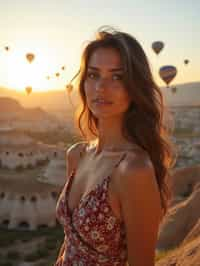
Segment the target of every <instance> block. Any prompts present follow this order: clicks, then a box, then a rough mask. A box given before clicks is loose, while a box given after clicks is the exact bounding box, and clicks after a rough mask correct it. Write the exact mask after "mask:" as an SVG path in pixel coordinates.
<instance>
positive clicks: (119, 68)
mask: <svg viewBox="0 0 200 266" xmlns="http://www.w3.org/2000/svg"><path fill="white" fill-rule="evenodd" d="M88 69H92V70H96V71H100V69H99V68H98V67H93V66H88ZM116 71H123V68H122V67H118V68H111V69H109V72H116Z"/></svg>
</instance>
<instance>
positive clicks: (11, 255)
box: [7, 250, 21, 260]
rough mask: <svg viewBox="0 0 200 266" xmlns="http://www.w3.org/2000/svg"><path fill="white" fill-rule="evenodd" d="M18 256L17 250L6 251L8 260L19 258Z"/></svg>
mask: <svg viewBox="0 0 200 266" xmlns="http://www.w3.org/2000/svg"><path fill="white" fill-rule="evenodd" d="M20 257H21V256H20V253H19V252H18V251H14V250H11V251H8V253H7V258H8V259H10V260H16V259H20Z"/></svg>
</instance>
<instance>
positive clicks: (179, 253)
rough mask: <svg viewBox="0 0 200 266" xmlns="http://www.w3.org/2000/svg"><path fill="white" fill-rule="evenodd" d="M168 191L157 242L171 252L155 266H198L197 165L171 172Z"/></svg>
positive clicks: (199, 168) (199, 191)
mask: <svg viewBox="0 0 200 266" xmlns="http://www.w3.org/2000/svg"><path fill="white" fill-rule="evenodd" d="M172 192H173V198H172V201H171V207H170V208H169V211H168V213H167V215H166V216H165V218H164V220H163V222H162V224H161V225H160V230H159V238H158V242H157V249H158V250H159V251H161V250H165V251H167V250H171V251H169V253H168V255H166V256H165V257H164V258H163V259H161V260H160V261H158V262H157V264H156V266H164V265H165V266H172V265H174V266H175V265H177V266H178V265H180V266H190V265H191V266H200V207H199V206H200V165H197V166H196V167H195V166H194V167H189V168H183V169H178V170H176V171H174V174H173V176H172Z"/></svg>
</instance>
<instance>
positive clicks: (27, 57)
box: [26, 53, 35, 63]
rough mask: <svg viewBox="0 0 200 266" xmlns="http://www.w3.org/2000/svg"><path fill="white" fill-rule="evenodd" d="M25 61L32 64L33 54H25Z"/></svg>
mask: <svg viewBox="0 0 200 266" xmlns="http://www.w3.org/2000/svg"><path fill="white" fill-rule="evenodd" d="M26 59H27V60H28V62H29V63H32V62H33V60H34V59H35V55H34V54H33V53H27V54H26Z"/></svg>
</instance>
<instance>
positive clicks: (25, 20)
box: [0, 0, 200, 91]
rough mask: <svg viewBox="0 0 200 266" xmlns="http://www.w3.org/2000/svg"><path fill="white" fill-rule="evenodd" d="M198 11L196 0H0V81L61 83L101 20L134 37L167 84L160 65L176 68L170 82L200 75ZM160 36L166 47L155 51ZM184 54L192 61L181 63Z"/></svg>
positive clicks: (47, 86)
mask: <svg viewBox="0 0 200 266" xmlns="http://www.w3.org/2000/svg"><path fill="white" fill-rule="evenodd" d="M199 12H200V1H199V0H193V1H186V0H182V1H180V0H176V1H175V0H173V1H172V0H168V1H158V0H151V1H150V0H149V1H147V0H140V1H136V0H123V1H121V0H115V1H114V0H107V1H102V0H101V1H98V0H96V1H91V0H84V1H83V0H79V1H77V0H73V1H71V0H42V1H35V0H28V1H27V0H6V1H1V2H0V18H1V23H0V87H7V88H11V89H15V90H22V91H23V90H24V88H25V87H26V86H31V87H32V88H33V90H35V91H40V90H55V89H59V90H60V89H64V88H65V85H66V84H68V83H69V81H70V79H71V78H72V77H73V75H74V74H75V73H76V71H77V70H78V68H79V63H80V58H81V52H82V51H83V48H84V46H85V45H86V43H87V41H89V40H92V39H93V38H94V35H95V32H96V31H97V29H98V28H99V27H100V26H102V25H110V26H113V27H115V28H117V29H118V30H121V31H126V32H128V33H130V34H131V35H133V36H134V37H136V39H137V40H138V41H139V42H140V43H141V45H142V47H143V49H144V50H145V52H146V54H147V57H148V58H149V61H150V64H151V68H152V72H153V75H154V77H155V80H156V81H157V83H158V84H159V85H160V86H164V85H165V84H164V82H163V81H162V80H161V79H160V77H159V75H158V72H159V68H160V67H161V66H163V65H174V66H176V68H177V70H178V72H177V76H176V77H175V79H174V80H173V82H172V84H180V83H187V82H193V81H200V16H199ZM158 40H161V41H163V42H164V43H165V47H164V49H163V50H162V51H161V52H160V54H159V55H156V54H155V53H154V52H153V50H152V48H151V45H152V42H153V41H158ZM5 46H9V48H10V49H9V51H6V50H5V48H4V47H5ZM29 52H32V53H34V54H35V59H34V61H33V62H32V63H31V64H29V63H28V61H27V60H26V57H25V55H26V53H29ZM184 59H189V60H190V63H189V64H188V65H184V63H183V61H184ZM62 66H65V67H66V68H65V70H61V67H62ZM56 72H59V73H60V76H59V77H56V76H55V73H56ZM47 76H50V79H49V80H48V79H47Z"/></svg>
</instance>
